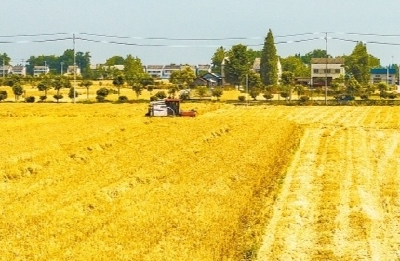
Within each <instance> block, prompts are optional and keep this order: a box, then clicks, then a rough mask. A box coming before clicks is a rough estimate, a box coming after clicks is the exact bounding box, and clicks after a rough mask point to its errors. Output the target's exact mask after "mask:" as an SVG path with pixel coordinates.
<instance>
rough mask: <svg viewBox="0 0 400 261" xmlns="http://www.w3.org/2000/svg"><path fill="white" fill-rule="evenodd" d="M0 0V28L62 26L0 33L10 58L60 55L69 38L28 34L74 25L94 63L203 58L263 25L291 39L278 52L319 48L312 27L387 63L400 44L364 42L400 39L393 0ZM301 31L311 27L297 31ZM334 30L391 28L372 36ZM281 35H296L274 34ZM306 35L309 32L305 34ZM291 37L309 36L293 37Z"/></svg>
mask: <svg viewBox="0 0 400 261" xmlns="http://www.w3.org/2000/svg"><path fill="white" fill-rule="evenodd" d="M3 2H4V3H3V4H2V5H1V10H2V16H1V19H2V25H3V26H2V29H1V30H0V35H1V36H10V35H22V34H53V33H66V34H62V35H51V36H36V37H0V42H12V43H0V52H1V53H3V52H6V53H7V54H8V55H9V56H10V57H11V59H12V64H17V63H21V62H22V60H26V59H28V58H29V56H30V55H34V56H39V55H42V54H44V55H57V56H58V55H61V54H62V53H63V51H64V50H65V49H67V48H72V47H73V43H72V40H63V41H55V42H44V43H43V42H42V43H33V42H32V41H37V40H55V39H63V38H71V37H72V34H74V33H75V35H76V37H77V39H76V44H75V47H76V50H77V51H83V52H86V51H89V52H90V53H91V55H92V63H102V62H104V61H105V60H106V59H107V58H109V57H111V56H114V55H120V56H123V57H125V56H126V55H127V54H132V55H134V56H137V57H139V58H140V59H141V60H142V62H143V64H145V65H146V64H167V63H177V64H179V63H189V64H200V63H210V62H211V57H212V55H213V54H214V52H215V50H216V49H217V47H219V46H224V47H225V48H226V49H230V47H231V46H232V45H235V44H244V45H248V46H249V47H250V48H252V49H256V50H258V49H261V48H262V44H263V41H264V37H265V35H266V34H267V32H268V30H269V29H271V30H272V32H273V34H274V36H275V42H288V41H289V42H290V41H294V42H293V43H285V44H283V43H281V44H277V45H276V47H277V51H278V55H280V56H283V57H286V56H288V55H293V54H295V53H301V54H304V53H307V52H309V51H312V50H314V49H317V48H319V49H325V40H324V39H323V37H324V34H323V33H320V32H332V33H328V53H330V54H332V55H334V56H336V55H341V54H350V53H351V51H352V50H353V48H354V46H355V42H351V41H366V42H367V49H368V52H369V53H370V54H372V55H374V56H376V57H378V58H380V59H381V62H382V65H387V64H389V63H391V62H392V60H393V62H394V63H400V45H398V46H397V45H382V44H372V43H368V42H373V41H374V42H380V43H390V44H400V27H399V25H398V24H399V22H398V21H397V20H398V14H400V1H398V0H381V1H376V0H375V1H372V0H347V1H346V0H336V1H328V0H276V1H270V0H247V1H239V0H229V1H228V0H219V1H218V0H213V1H212V0H201V1H194V0H187V1H183V0H169V1H161V0H133V1H129V0H114V1H109V0H108V1H106V0H84V1H83V0H81V1H78V0H69V1H61V0H41V1H34V0H32V1H26V0H24V1H22V0H12V1H5V0H3ZM304 33H315V34H307V35H302V36H300V35H297V34H304ZM342 33H359V34H382V35H384V34H386V35H387V34H391V35H399V36H398V37H397V36H392V37H384V36H380V37H378V36H365V35H364V36H363V35H357V34H342ZM87 34H98V35H108V36H118V37H127V38H112V37H99V36H93V35H87ZM285 35H297V36H293V37H279V36H285ZM80 38H82V39H80ZM143 38H181V39H202V40H196V41H182V40H181V41H178V40H160V39H158V40H150V39H143ZM225 38H244V39H225ZM314 38H317V39H316V40H310V39H314ZM334 38H340V39H342V40H338V39H334ZM83 39H86V40H83ZM204 39H219V40H207V41H206V40H204ZM224 39H225V40H224ZM87 40H91V41H96V42H88V41H87ZM299 40H310V41H304V42H296V41H299ZM344 40H349V41H344ZM97 41H99V42H97ZM21 42H23V43H21ZM110 42H118V43H120V44H112V43H110ZM123 44H129V45H123ZM132 44H139V45H162V46H135V45H132Z"/></svg>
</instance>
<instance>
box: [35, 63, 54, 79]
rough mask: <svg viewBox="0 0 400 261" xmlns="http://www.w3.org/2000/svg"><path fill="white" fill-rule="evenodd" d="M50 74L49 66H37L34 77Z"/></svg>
mask: <svg viewBox="0 0 400 261" xmlns="http://www.w3.org/2000/svg"><path fill="white" fill-rule="evenodd" d="M49 72H50V69H49V66H47V65H46V66H43V65H36V66H34V67H33V76H34V77H38V76H40V75H42V74H48V73H49Z"/></svg>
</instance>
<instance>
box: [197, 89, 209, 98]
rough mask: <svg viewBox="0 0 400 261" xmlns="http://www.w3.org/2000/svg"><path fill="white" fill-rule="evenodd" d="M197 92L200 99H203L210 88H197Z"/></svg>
mask: <svg viewBox="0 0 400 261" xmlns="http://www.w3.org/2000/svg"><path fill="white" fill-rule="evenodd" d="M196 92H197V95H198V96H199V97H200V99H202V98H203V97H205V96H206V94H207V92H208V88H207V87H206V86H198V87H197V88H196Z"/></svg>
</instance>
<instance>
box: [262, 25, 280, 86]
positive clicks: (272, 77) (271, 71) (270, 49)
mask: <svg viewBox="0 0 400 261" xmlns="http://www.w3.org/2000/svg"><path fill="white" fill-rule="evenodd" d="M260 76H261V81H262V83H263V84H264V85H267V86H268V85H276V84H277V83H278V56H277V54H276V48H275V43H274V36H273V34H272V31H271V29H269V31H268V34H267V37H266V38H265V40H264V47H263V49H262V51H261V59H260Z"/></svg>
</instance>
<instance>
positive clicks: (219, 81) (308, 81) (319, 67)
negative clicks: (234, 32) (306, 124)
mask: <svg viewBox="0 0 400 261" xmlns="http://www.w3.org/2000/svg"><path fill="white" fill-rule="evenodd" d="M187 67H189V68H191V69H192V70H193V71H194V73H195V76H196V79H195V80H194V85H202V86H221V85H224V84H225V82H224V72H223V67H222V69H221V70H222V72H221V73H220V74H219V73H212V72H211V68H212V65H211V64H199V65H176V64H169V65H146V66H143V70H144V72H146V73H148V74H149V75H151V76H152V77H153V78H155V79H161V80H168V79H169V78H170V76H171V73H172V72H173V71H179V70H183V69H184V68H187ZM100 68H102V69H103V70H106V71H107V70H110V71H113V70H120V71H123V70H124V65H112V66H106V65H103V64H96V65H90V69H91V70H92V71H96V70H100ZM74 70H75V73H76V75H78V76H80V75H81V69H80V68H79V66H68V67H67V68H65V71H64V70H61V74H62V75H73V74H74ZM252 70H253V71H254V72H258V73H259V72H260V58H256V59H255V61H254V63H253V66H252ZM310 72H311V76H310V77H296V84H303V85H308V86H323V85H325V79H327V84H328V85H330V83H331V82H332V80H334V79H337V78H339V77H341V76H344V75H346V72H345V68H344V59H343V58H313V59H312V60H311V66H310ZM48 73H50V68H49V66H47V65H42V66H34V67H33V75H32V76H34V77H39V76H41V75H46V74H48ZM281 74H282V67H281V65H280V62H279V61H278V76H280V75H281ZM8 75H20V76H26V75H27V70H26V66H24V65H21V64H19V65H4V66H3V65H2V66H0V77H6V76H8ZM398 80H399V77H398V75H396V70H395V69H394V68H373V69H371V70H370V82H371V83H373V84H375V83H380V82H386V83H387V84H389V85H393V84H398V82H399V81H398Z"/></svg>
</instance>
